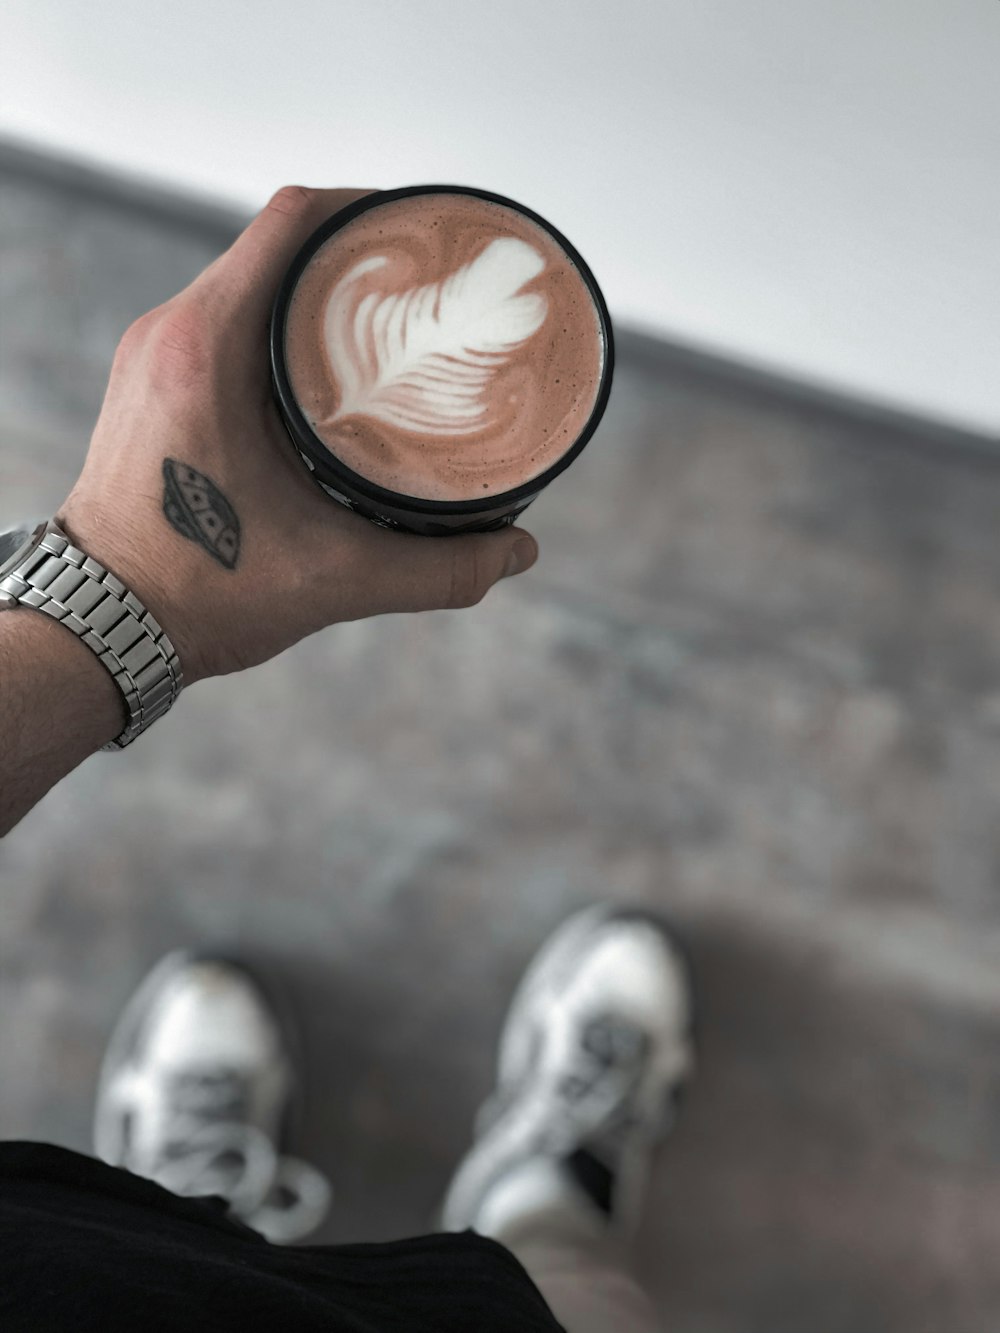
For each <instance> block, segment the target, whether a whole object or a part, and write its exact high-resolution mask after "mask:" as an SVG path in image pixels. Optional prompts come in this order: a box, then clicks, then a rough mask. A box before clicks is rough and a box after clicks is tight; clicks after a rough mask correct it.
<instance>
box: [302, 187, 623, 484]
mask: <svg viewBox="0 0 1000 1333" xmlns="http://www.w3.org/2000/svg"><path fill="white" fill-rule="evenodd" d="M284 352H285V361H286V364H287V368H288V376H289V380H290V384H291V388H292V391H293V393H294V396H295V399H296V401H297V402H298V405H299V407H300V409H301V411H302V413H303V415H304V416H305V418H306V420H307V421H308V423H309V425H310V427H311V428H312V430H313V431H314V432H315V433H316V435H317V436H318V437H319V439H320V440H321V441H322V442H323V443H324V444H325V446H326V447H327V448H328V449H329V450H330V451H331V453H333V454H334V455H335V456H336V457H337V458H338V459H340V460H341V461H342V462H343V463H345V464H346V465H347V466H348V467H349V468H351V469H353V471H355V472H356V473H358V474H359V475H360V476H362V477H364V478H366V479H367V480H368V481H370V482H374V483H375V484H376V485H378V486H383V487H385V488H386V489H388V490H391V491H396V492H399V493H401V494H403V495H409V496H414V497H422V498H425V499H428V500H446V501H450V500H473V499H482V498H483V497H484V496H489V495H499V494H500V493H502V492H504V491H509V490H512V489H514V488H515V487H518V486H520V485H522V484H523V483H524V482H527V481H530V480H531V479H532V478H534V477H537V476H539V475H541V474H542V473H543V472H545V471H546V470H547V469H548V468H550V467H551V466H552V465H553V464H555V463H556V462H558V460H559V459H560V458H561V457H562V456H563V455H564V454H566V453H567V451H568V450H569V449H571V448H572V446H573V444H574V443H575V441H576V440H577V439H578V438H579V436H580V435H581V434H582V432H583V431H584V429H585V427H586V426H587V423H588V421H589V420H590V418H591V416H592V414H593V411H594V406H595V403H596V401H597V397H598V393H599V389H600V384H601V376H602V371H603V368H604V359H605V344H604V338H603V335H602V326H601V322H600V318H599V316H598V312H597V309H596V307H595V305H594V301H593V299H592V297H591V295H590V292H589V289H588V287H587V285H586V283H585V282H584V280H583V278H582V277H581V275H580V272H579V271H578V269H577V268H576V266H575V265H574V263H573V262H572V260H571V259H570V258H569V256H568V255H567V254H566V252H565V251H564V250H563V249H562V247H561V246H560V245H559V244H558V242H557V241H556V240H555V238H554V237H553V236H551V235H550V234H549V233H548V232H547V231H546V230H545V229H544V228H542V227H541V226H539V225H538V224H536V223H535V222H533V221H532V220H531V219H530V218H528V217H526V216H525V215H524V214H522V213H520V212H518V211H517V210H515V209H513V208H509V207H507V206H506V205H503V204H499V203H494V202H492V201H489V200H486V199H481V198H479V197H477V196H474V195H465V194H457V193H456V194H450V193H434V194H414V195H409V196H407V197H404V198H402V199H394V200H390V201H389V202H387V203H385V204H381V205H378V206H374V207H371V208H369V209H367V210H366V211H364V212H362V213H361V214H360V215H359V216H357V217H356V218H354V219H353V220H352V221H349V222H348V223H347V224H346V225H345V226H344V227H342V228H341V229H340V230H338V231H336V232H334V234H333V235H332V236H330V238H329V239H328V240H327V241H326V242H325V243H324V244H323V245H322V246H321V247H320V248H319V250H317V252H316V254H315V255H314V256H313V258H312V259H311V260H310V261H309V263H308V264H307V265H306V267H305V269H304V271H303V273H302V274H301V276H300V278H299V280H298V283H297V284H296V287H295V290H294V292H293V295H292V298H291V302H290V304H289V309H288V316H287V320H286V323H285V340H284Z"/></svg>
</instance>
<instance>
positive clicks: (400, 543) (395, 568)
mask: <svg viewBox="0 0 1000 1333" xmlns="http://www.w3.org/2000/svg"><path fill="white" fill-rule="evenodd" d="M382 535H383V536H384V538H385V541H384V546H383V551H381V552H379V555H378V556H376V557H375V558H373V559H372V560H371V561H370V562H369V565H368V568H369V579H370V585H369V595H370V596H371V600H372V601H373V602H376V601H377V602H378V603H379V607H378V610H379V611H432V610H441V609H444V608H450V607H460V606H474V605H475V604H476V603H477V602H480V601H482V599H483V598H484V597H485V596H486V594H487V592H489V590H490V588H492V587H493V585H494V584H495V583H498V582H499V581H500V580H501V579H502V578H505V577H509V576H510V575H513V574H520V573H523V572H524V571H525V570H526V569H530V568H531V566H532V565H533V564H534V563H535V561H536V560H537V559H538V543H537V542H536V541H535V539H534V537H532V536H531V534H530V533H528V532H525V531H523V529H520V528H505V529H503V530H502V531H501V532H495V533H494V532H481V533H470V534H468V535H466V536H464V537H430V538H429V537H408V536H403V535H401V534H399V533H392V534H390V533H384V534H382ZM372 583H373V584H375V585H376V586H374V587H373V586H371V584H372ZM374 613H375V610H374V608H372V610H370V611H369V612H368V614H369V615H371V614H374Z"/></svg>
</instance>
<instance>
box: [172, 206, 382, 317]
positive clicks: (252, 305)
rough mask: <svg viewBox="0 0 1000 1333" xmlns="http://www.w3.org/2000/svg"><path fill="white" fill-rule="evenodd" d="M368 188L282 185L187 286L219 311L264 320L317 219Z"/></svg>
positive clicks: (318, 222)
mask: <svg viewBox="0 0 1000 1333" xmlns="http://www.w3.org/2000/svg"><path fill="white" fill-rule="evenodd" d="M372 193H373V191H372V190H354V189H351V190H314V189H308V188H307V187H306V186H304V185H285V186H283V187H282V189H280V190H278V191H277V193H276V194H274V195H272V197H271V198H270V199H269V200H268V202H267V203H266V204H265V205H264V207H263V208H262V209H261V211H260V212H259V213H258V214H257V216H256V217H255V218H254V220H253V221H252V222H251V223H250V225H249V226H248V227H247V228H246V229H245V230H244V231H242V232H241V233H240V235H239V236H238V237H237V238H236V240H235V241H234V242H233V244H232V245H231V246H230V247H229V249H228V250H227V251H226V252H225V253H224V254H222V255H220V256H219V258H218V259H217V260H215V262H214V263H213V264H210V265H209V267H208V268H207V269H206V270H205V271H204V273H202V274H201V276H200V277H199V278H198V279H197V280H196V281H195V283H194V284H192V287H191V288H190V289H189V290H190V291H191V293H192V295H194V294H198V295H203V296H205V297H206V298H210V300H211V303H212V305H213V306H214V307H215V308H216V309H217V310H220V312H221V310H224V311H225V313H227V314H231V313H233V311H234V308H236V307H238V308H239V312H240V316H241V318H242V317H244V316H245V317H246V318H247V319H248V320H252V321H253V322H254V323H255V324H262V323H266V321H267V319H268V317H269V315H270V313H271V307H272V305H273V304H274V298H275V295H276V294H277V291H278V286H279V284H280V282H281V279H282V277H283V276H284V274H285V270H286V269H287V268H288V266H289V264H290V263H291V262H292V260H293V258H294V257H295V254H296V251H297V250H298V249H299V247H300V246H301V245H302V244H303V242H304V241H306V240H307V239H308V237H309V236H310V235H311V234H312V233H313V232H314V231H315V230H316V228H317V227H318V226H319V225H320V223H322V222H325V221H326V219H327V218H329V217H332V216H333V214H334V213H337V212H339V211H340V209H342V208H345V207H346V206H347V205H348V204H350V203H353V202H354V200H355V199H361V198H362V197H363V196H364V195H366V194H372Z"/></svg>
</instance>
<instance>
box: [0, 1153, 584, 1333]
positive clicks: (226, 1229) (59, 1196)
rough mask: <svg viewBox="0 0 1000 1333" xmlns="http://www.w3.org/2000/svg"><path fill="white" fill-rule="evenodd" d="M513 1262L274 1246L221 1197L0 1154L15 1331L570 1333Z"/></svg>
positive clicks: (89, 1166) (433, 1248) (50, 1156)
mask: <svg viewBox="0 0 1000 1333" xmlns="http://www.w3.org/2000/svg"><path fill="white" fill-rule="evenodd" d="M559 1328H560V1326H559V1324H557V1323H556V1321H555V1319H554V1317H553V1316H552V1314H551V1313H550V1311H549V1309H548V1306H547V1305H546V1304H545V1301H544V1300H543V1298H542V1296H541V1294H540V1293H539V1291H538V1289H537V1288H536V1287H535V1285H534V1284H533V1283H532V1281H531V1279H530V1278H529V1277H528V1275H527V1273H526V1272H525V1270H524V1269H523V1268H522V1266H521V1264H520V1263H519V1262H518V1261H517V1259H515V1258H514V1256H513V1255H512V1254H511V1253H510V1251H509V1250H506V1249H504V1247H503V1246H502V1245H498V1244H497V1243H496V1242H495V1241H491V1240H487V1239H485V1238H484V1237H482V1236H478V1235H476V1234H475V1232H472V1231H465V1232H462V1233H461V1234H458V1235H436V1236H421V1237H418V1238H417V1239H414V1240H403V1241H394V1242H392V1243H390V1244H381V1245H334V1246H328V1245H315V1246H294V1247H291V1246H279V1245H271V1244H269V1243H268V1242H267V1241H266V1240H264V1238H263V1237H262V1236H260V1235H258V1234H257V1232H255V1231H252V1230H251V1229H250V1228H249V1227H247V1226H244V1225H243V1224H242V1223H241V1222H237V1221H235V1220H234V1219H232V1218H231V1217H229V1216H228V1214H227V1212H226V1208H225V1201H224V1200H222V1199H218V1198H213V1199H209V1200H205V1199H182V1198H178V1197H177V1196H175V1195H173V1194H171V1193H169V1191H167V1190H165V1189H163V1188H162V1187H161V1186H159V1185H155V1184H153V1182H152V1181H148V1180H143V1179H142V1178H141V1177H139V1176H134V1175H132V1174H131V1173H130V1172H128V1171H124V1170H122V1169H121V1168H119V1167H111V1166H106V1165H105V1164H104V1163H103V1162H99V1161H95V1160H94V1159H93V1158H90V1157H84V1156H82V1155H81V1154H80V1153H75V1152H70V1151H69V1150H68V1149H66V1148H57V1147H55V1146H53V1145H52V1144H47V1143H28V1142H11V1143H0V1329H2V1330H3V1333H22V1331H24V1333H47V1330H49V1329H52V1330H61V1329H66V1330H73V1333H87V1331H89V1330H94V1333H113V1331H114V1330H117V1329H123V1330H124V1329H127V1330H128V1333H161V1330H162V1331H163V1333H165V1331H166V1330H171V1331H173V1330H178V1331H179V1330H183V1333H202V1330H210V1331H211V1333H224V1331H225V1330H230V1329H232V1330H234V1333H235V1331H236V1330H238V1333H248V1331H250V1330H252V1331H253V1333H257V1331H258V1330H259V1331H260V1333H271V1330H274V1331H275V1333H286V1331H287V1333H298V1331H299V1330H303V1331H304V1330H313V1329H315V1330H316V1331H317V1333H320V1330H322V1333H397V1330H398V1331H400V1333H401V1331H402V1330H406V1333H418V1330H419V1333H494V1330H495V1333H558V1330H559Z"/></svg>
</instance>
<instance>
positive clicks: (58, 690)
mask: <svg viewBox="0 0 1000 1333" xmlns="http://www.w3.org/2000/svg"><path fill="white" fill-rule="evenodd" d="M0 636H2V637H3V641H4V644H5V649H6V657H7V660H8V661H10V660H13V661H15V662H17V664H18V667H19V671H20V675H21V678H22V681H30V683H31V687H32V690H33V692H34V693H35V696H36V698H37V701H38V707H37V709H36V708H33V709H31V710H30V711H29V710H27V709H26V708H24V707H23V706H22V708H21V709H20V718H19V719H9V718H8V719H6V720H7V721H8V722H10V721H18V720H19V721H20V725H21V727H22V729H24V730H26V731H27V730H29V729H31V728H34V730H35V735H36V743H37V744H39V746H40V747H41V748H45V749H48V748H53V749H55V748H58V749H59V750H64V751H65V752H66V755H67V758H72V760H73V763H72V764H71V765H70V767H73V766H75V764H77V763H81V762H82V761H83V759H85V758H86V757H87V756H88V755H90V754H94V753H96V751H98V750H100V748H101V746H102V745H106V744H107V743H108V742H109V741H112V740H114V739H115V737H116V736H119V735H120V734H121V732H122V730H123V729H124V727H125V724H126V721H127V712H126V708H125V700H124V698H123V697H122V692H121V690H120V689H119V688H118V686H117V685H116V684H115V682H114V680H113V679H112V677H111V675H110V674H109V672H108V671H107V670H106V668H105V667H104V666H102V665H101V663H100V662H99V661H98V660H97V658H96V656H95V655H94V653H93V652H92V651H91V650H90V649H89V648H88V647H87V645H86V644H85V643H83V642H82V641H81V640H80V639H78V638H77V637H76V635H75V634H71V633H70V631H69V630H68V629H66V628H65V627H64V626H62V625H60V624H59V622H58V621H57V620H53V619H52V617H51V616H47V615H45V614H44V613H43V612H41V611H37V610H34V609H33V608H31V607H25V606H17V607H14V608H13V609H11V610H7V611H3V612H2V613H0ZM5 711H6V710H5ZM25 739H27V738H25ZM67 771H69V770H68V769H67Z"/></svg>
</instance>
